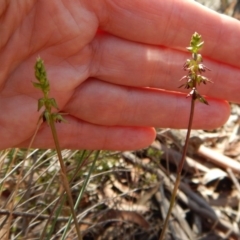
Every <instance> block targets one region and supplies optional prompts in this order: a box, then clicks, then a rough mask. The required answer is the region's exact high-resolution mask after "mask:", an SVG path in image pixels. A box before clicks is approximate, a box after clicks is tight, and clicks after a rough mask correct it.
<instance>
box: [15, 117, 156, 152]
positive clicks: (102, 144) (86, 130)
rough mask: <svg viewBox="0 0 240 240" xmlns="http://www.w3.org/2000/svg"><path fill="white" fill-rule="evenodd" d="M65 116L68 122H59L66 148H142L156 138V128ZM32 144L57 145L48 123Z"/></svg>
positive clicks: (42, 145) (41, 146)
mask: <svg viewBox="0 0 240 240" xmlns="http://www.w3.org/2000/svg"><path fill="white" fill-rule="evenodd" d="M65 119H66V120H67V121H68V123H66V124H64V123H61V124H56V128H57V133H58V139H59V142H60V146H61V148H64V149H93V150H97V149H102V150H104V149H107V150H119V151H120V150H129V149H139V148H143V147H146V146H148V145H149V144H151V143H152V142H153V140H154V138H155V130H154V129H153V128H149V127H138V128H137V127H118V126H114V127H107V126H98V125H94V124H89V123H87V122H84V121H81V120H77V119H76V118H74V117H71V116H70V115H69V116H66V117H65ZM29 143H30V139H29V140H26V141H24V142H22V143H20V144H18V145H17V147H28V146H29ZM31 147H37V148H55V145H54V140H53V137H52V135H51V130H50V128H49V126H48V125H47V124H46V123H44V124H43V126H42V128H41V130H39V132H38V133H37V136H36V138H35V139H34V142H33V145H32V146H31Z"/></svg>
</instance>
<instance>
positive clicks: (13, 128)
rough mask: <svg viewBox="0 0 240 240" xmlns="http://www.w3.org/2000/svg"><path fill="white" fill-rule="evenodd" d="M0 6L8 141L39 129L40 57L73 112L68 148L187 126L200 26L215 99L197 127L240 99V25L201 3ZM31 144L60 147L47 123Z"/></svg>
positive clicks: (200, 109) (130, 145) (25, 138)
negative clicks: (187, 69) (191, 48)
mask: <svg viewBox="0 0 240 240" xmlns="http://www.w3.org/2000/svg"><path fill="white" fill-rule="evenodd" d="M0 9H1V10H0V11H1V12H0V83H1V88H0V108H1V114H0V136H1V141H0V149H3V148H8V147H14V146H17V147H27V146H28V144H29V141H30V139H31V137H32V135H33V134H34V131H35V129H36V125H37V121H38V118H39V114H40V113H39V112H37V99H38V98H40V97H41V92H40V91H38V90H36V89H35V88H34V87H33V86H32V82H33V81H35V79H34V64H35V61H36V58H37V57H38V56H40V57H41V58H42V59H43V60H44V62H45V66H46V69H47V73H48V79H49V80H50V84H51V93H50V95H51V97H54V98H55V99H56V101H57V102H58V105H59V108H60V111H61V112H67V113H68V115H67V116H66V117H65V118H66V119H67V120H68V123H67V124H63V123H62V124H57V128H58V133H59V139H60V143H61V146H62V147H63V148H88V149H90V148H92V149H119V150H123V149H135V148H141V147H144V146H146V145H148V144H150V143H151V141H152V140H153V139H154V137H155V130H154V128H153V127H171V128H184V127H186V126H187V119H188V116H189V106H190V105H189V104H190V102H189V99H186V98H185V93H180V92H176V91H178V86H179V82H178V79H180V78H181V77H182V75H183V74H184V72H182V70H181V66H182V64H183V63H184V61H185V59H186V58H188V57H189V54H188V53H186V51H185V50H184V47H185V46H188V45H189V39H190V37H191V35H192V34H193V32H195V31H197V32H199V33H200V34H201V35H202V37H203V39H204V40H205V48H204V49H203V56H204V59H205V63H206V65H207V66H208V67H210V68H211V70H212V71H211V72H210V73H209V75H208V77H209V78H210V79H211V80H213V81H214V84H208V85H207V86H204V87H203V88H201V93H202V94H205V95H207V96H208V97H209V98H211V99H210V100H209V102H210V106H205V105H204V104H198V105H197V107H196V113H195V120H194V123H193V127H194V128H205V129H207V128H208V129H209V128H215V127H218V126H220V125H221V124H223V123H224V122H225V121H226V119H227V118H228V114H229V106H228V103H227V102H226V101H225V100H228V101H234V102H240V94H239V90H240V72H239V67H240V61H239V59H240V44H239V39H240V23H239V22H237V21H236V20H233V19H230V18H228V17H225V16H221V15H218V14H217V13H214V12H211V11H209V10H207V9H205V8H203V7H201V6H200V5H198V4H196V3H195V2H193V1H173V0H169V1H160V0H150V1H145V0H140V1H139V0H132V1H128V0H122V1H118V0H105V1H104V0H99V1H89V0H78V1H67V0H65V1H64V0H62V1H59V0H51V1H47V0H35V1H21V0H12V1H2V2H1V3H0ZM196 18H199V19H200V20H199V21H196ZM226 36H227V37H226ZM179 91H182V90H181V89H179ZM33 146H34V147H39V148H51V147H53V146H54V145H53V140H52V137H51V132H50V129H49V127H48V126H47V124H46V123H44V124H43V125H42V126H41V128H40V130H39V132H38V134H37V136H36V139H35V141H34V144H33Z"/></svg>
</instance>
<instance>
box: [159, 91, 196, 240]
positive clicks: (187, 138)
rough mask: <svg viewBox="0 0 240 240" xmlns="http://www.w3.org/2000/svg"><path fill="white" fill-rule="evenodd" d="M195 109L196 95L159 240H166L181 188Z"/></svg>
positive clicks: (192, 103) (192, 100) (192, 101)
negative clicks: (178, 191)
mask: <svg viewBox="0 0 240 240" xmlns="http://www.w3.org/2000/svg"><path fill="white" fill-rule="evenodd" d="M194 107H195V98H194V95H192V96H191V110H190V116H189V121H188V129H187V135H186V140H185V145H184V148H183V153H182V158H181V161H180V163H179V165H178V169H177V178H176V181H175V184H174V188H173V192H172V196H171V199H170V205H169V208H168V212H167V216H166V218H165V220H164V225H163V228H162V231H161V235H160V238H159V240H163V239H164V236H165V232H166V229H167V226H168V221H169V218H170V215H171V213H172V209H173V205H174V203H175V198H176V195H177V190H178V187H179V184H180V180H181V173H182V169H183V165H184V162H185V157H186V154H187V149H188V143H189V138H190V133H191V129H192V122H193V115H194Z"/></svg>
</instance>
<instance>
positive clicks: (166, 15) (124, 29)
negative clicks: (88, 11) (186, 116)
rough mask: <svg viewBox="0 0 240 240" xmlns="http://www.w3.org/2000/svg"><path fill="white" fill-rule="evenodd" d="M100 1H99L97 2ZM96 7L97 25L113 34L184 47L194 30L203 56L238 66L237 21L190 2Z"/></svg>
mask: <svg viewBox="0 0 240 240" xmlns="http://www.w3.org/2000/svg"><path fill="white" fill-rule="evenodd" d="M100 2H101V4H102V1H100ZM104 3H105V5H104V6H101V7H99V8H96V9H97V10H96V13H97V15H98V18H99V21H100V27H101V28H102V29H103V30H105V31H107V32H109V33H111V34H114V35H116V36H119V37H122V38H125V39H128V40H132V41H137V42H142V43H147V44H153V45H163V46H167V47H171V48H175V49H182V50H183V49H184V47H185V46H188V44H189V39H190V37H191V35H192V34H193V33H194V32H198V33H199V34H201V35H202V36H203V38H204V41H205V46H204V49H203V55H205V56H207V57H209V58H211V59H215V60H217V61H220V62H223V63H227V64H229V65H232V66H236V67H240V61H239V59H240V44H239V41H240V23H239V21H237V20H235V19H232V18H230V17H227V16H224V15H220V14H218V13H216V12H214V11H212V10H210V9H207V8H205V7H203V6H202V5H200V4H198V3H196V2H194V1H189V0H185V1H174V0H168V1H161V0H148V1H146V0H131V1H128V0H122V1H118V0H111V1H109V0H106V1H104Z"/></svg>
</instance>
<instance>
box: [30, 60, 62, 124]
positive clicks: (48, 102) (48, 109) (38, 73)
mask: <svg viewBox="0 0 240 240" xmlns="http://www.w3.org/2000/svg"><path fill="white" fill-rule="evenodd" d="M35 77H36V79H37V80H38V82H33V86H34V87H36V88H38V89H40V90H41V91H42V92H43V97H42V98H40V99H39V100H38V111H39V110H41V109H42V107H45V110H44V111H43V113H42V114H41V116H40V119H41V118H42V119H43V121H46V122H47V123H48V124H49V121H50V117H52V119H53V120H54V122H66V120H65V119H64V118H63V117H62V115H64V113H52V108H55V109H57V110H58V105H57V102H56V100H55V99H54V98H49V96H48V94H49V91H50V84H49V81H48V79H47V73H46V70H45V67H44V63H43V60H42V59H41V58H37V62H36V64H35Z"/></svg>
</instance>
